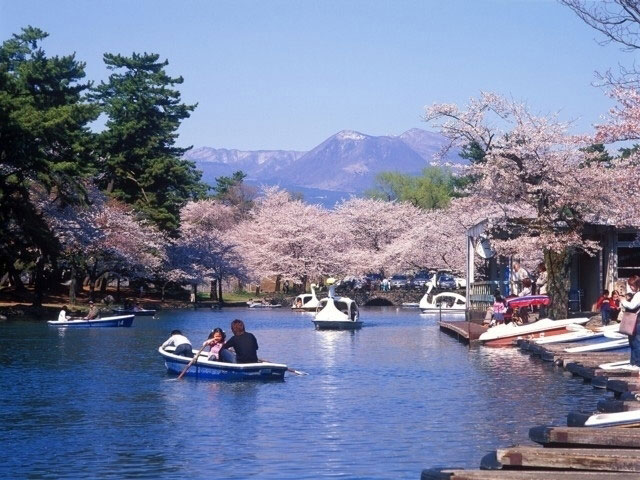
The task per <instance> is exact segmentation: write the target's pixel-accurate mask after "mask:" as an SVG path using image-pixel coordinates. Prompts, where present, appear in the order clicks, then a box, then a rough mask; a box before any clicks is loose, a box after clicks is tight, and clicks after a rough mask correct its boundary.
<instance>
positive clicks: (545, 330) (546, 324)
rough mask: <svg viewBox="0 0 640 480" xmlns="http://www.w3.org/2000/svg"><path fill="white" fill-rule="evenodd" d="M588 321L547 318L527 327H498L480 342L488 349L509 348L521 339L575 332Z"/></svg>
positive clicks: (582, 319)
mask: <svg viewBox="0 0 640 480" xmlns="http://www.w3.org/2000/svg"><path fill="white" fill-rule="evenodd" d="M588 321H589V319H588V318H585V317H582V318H574V319H566V320H550V319H548V318H545V319H543V320H538V321H537V322H534V323H530V324H525V325H514V324H513V323H510V324H506V325H497V326H495V327H492V328H490V329H489V330H487V331H486V332H484V333H483V334H482V335H480V337H479V340H480V342H481V343H482V344H483V345H486V346H488V347H507V346H512V345H514V344H515V342H516V340H518V339H521V338H524V339H527V340H533V339H536V338H540V337H548V336H553V335H560V334H563V333H567V332H569V331H574V330H572V328H575V325H581V324H585V323H587V322H588Z"/></svg>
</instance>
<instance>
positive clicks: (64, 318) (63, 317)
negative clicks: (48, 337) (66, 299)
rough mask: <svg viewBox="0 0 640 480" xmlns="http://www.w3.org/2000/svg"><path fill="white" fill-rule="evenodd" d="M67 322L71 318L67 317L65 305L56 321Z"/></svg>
mask: <svg viewBox="0 0 640 480" xmlns="http://www.w3.org/2000/svg"><path fill="white" fill-rule="evenodd" d="M69 320H71V318H69V317H67V306H66V305H65V306H64V307H62V310H60V313H59V314H58V321H59V322H67V321H69Z"/></svg>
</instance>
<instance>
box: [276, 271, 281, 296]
mask: <svg viewBox="0 0 640 480" xmlns="http://www.w3.org/2000/svg"><path fill="white" fill-rule="evenodd" d="M281 279H282V276H281V275H276V293H278V292H279V291H280V281H281Z"/></svg>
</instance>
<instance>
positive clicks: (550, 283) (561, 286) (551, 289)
mask: <svg viewBox="0 0 640 480" xmlns="http://www.w3.org/2000/svg"><path fill="white" fill-rule="evenodd" d="M570 259H571V255H570V252H569V250H568V249H565V250H563V251H562V252H554V251H552V250H545V252H544V264H545V267H546V268H547V293H548V295H549V298H550V299H551V304H550V305H549V316H550V317H551V318H553V319H555V320H557V319H562V318H567V316H568V313H569V311H568V310H569V265H570Z"/></svg>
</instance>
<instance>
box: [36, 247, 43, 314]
mask: <svg viewBox="0 0 640 480" xmlns="http://www.w3.org/2000/svg"><path fill="white" fill-rule="evenodd" d="M33 287H34V288H33V306H34V307H41V306H42V297H43V294H44V255H40V256H39V257H38V259H37V260H36V268H35V272H34V275H33Z"/></svg>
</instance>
